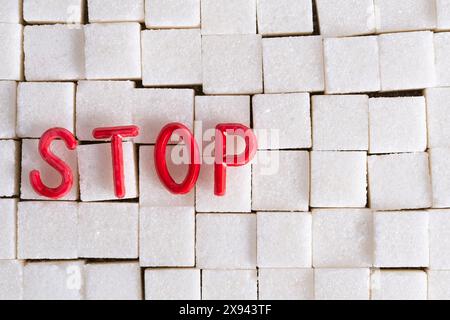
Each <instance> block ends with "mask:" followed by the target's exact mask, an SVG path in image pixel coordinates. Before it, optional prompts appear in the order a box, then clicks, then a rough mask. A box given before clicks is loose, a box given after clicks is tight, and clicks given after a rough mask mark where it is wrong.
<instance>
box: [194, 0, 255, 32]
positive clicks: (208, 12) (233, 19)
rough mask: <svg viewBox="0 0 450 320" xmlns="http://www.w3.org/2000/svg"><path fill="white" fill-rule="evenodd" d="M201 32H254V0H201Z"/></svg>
mask: <svg viewBox="0 0 450 320" xmlns="http://www.w3.org/2000/svg"><path fill="white" fill-rule="evenodd" d="M201 11H202V34H204V35H210V34H249V33H253V34H254V33H256V0H227V1H222V0H202V1H201Z"/></svg>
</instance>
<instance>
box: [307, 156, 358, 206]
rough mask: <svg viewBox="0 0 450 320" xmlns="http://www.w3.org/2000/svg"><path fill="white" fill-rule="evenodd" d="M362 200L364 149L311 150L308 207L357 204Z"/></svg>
mask: <svg viewBox="0 0 450 320" xmlns="http://www.w3.org/2000/svg"><path fill="white" fill-rule="evenodd" d="M366 204H367V155H366V153H365V152H325V151H314V152H311V207H315V208H346V207H347V208H361V207H365V206H366Z"/></svg>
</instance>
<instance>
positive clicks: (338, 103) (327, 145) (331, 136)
mask: <svg viewBox="0 0 450 320" xmlns="http://www.w3.org/2000/svg"><path fill="white" fill-rule="evenodd" d="M311 113H312V128H313V149H314V150H317V151H367V150H368V149H369V98H368V96H366V95H339V96H332V95H321V96H313V97H312V112H311Z"/></svg>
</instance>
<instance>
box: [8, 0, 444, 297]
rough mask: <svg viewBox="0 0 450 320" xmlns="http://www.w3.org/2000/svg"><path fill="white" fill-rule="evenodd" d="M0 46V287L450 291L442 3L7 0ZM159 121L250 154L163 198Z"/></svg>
mask: <svg viewBox="0 0 450 320" xmlns="http://www.w3.org/2000/svg"><path fill="white" fill-rule="evenodd" d="M447 31H449V32H447ZM0 43H1V44H2V45H1V46H0V61H1V63H0V80H1V81H0V139H1V140H0V172H1V173H0V299H130V300H134V299H149V300H165V299H184V300H197V299H204V300H210V299H248V300H254V299H262V300H266V299H292V300H297V299H300V300H303V299H320V300H325V299H357V300H365V299H413V300H421V299H450V0H396V1H392V0H339V1H336V0H315V1H313V0H226V1H225V0H108V1H104V0H87V1H83V0H23V1H22V0H0ZM169 122H181V123H184V124H185V125H187V126H188V127H189V128H191V129H194V128H195V129H196V130H197V129H199V128H198V127H199V126H201V127H202V128H200V130H203V131H206V130H207V129H212V128H214V127H215V126H216V125H217V124H218V123H228V122H236V123H242V124H245V125H248V126H251V127H252V128H253V129H254V130H255V133H256V135H257V137H258V142H259V150H258V152H257V155H256V157H255V159H254V160H253V163H252V164H251V165H247V166H242V167H237V168H229V169H228V175H227V193H226V195H225V196H224V197H216V196H214V165H213V164H209V165H203V166H202V169H201V173H200V177H199V180H198V183H197V185H196V188H195V190H193V191H192V192H190V193H189V194H186V195H183V196H174V195H172V194H170V193H169V192H168V191H167V190H166V189H165V188H164V187H163V185H162V184H161V183H160V182H159V179H158V175H157V173H156V171H155V166H154V157H153V152H154V146H155V141H156V138H157V136H158V133H159V131H160V130H161V128H162V127H163V126H164V125H166V124H167V123H169ZM131 124H134V125H138V126H139V127H140V129H141V134H140V135H139V137H137V138H135V139H127V140H126V141H125V142H124V144H123V152H124V162H125V168H124V170H125V185H126V190H127V192H126V196H125V200H122V201H117V199H116V197H115V195H114V186H113V183H112V175H113V168H112V164H111V149H110V143H109V142H108V141H102V142H98V141H95V139H94V138H93V136H92V130H93V129H94V128H97V127H111V126H115V125H131ZM52 127H62V128H66V129H68V130H70V131H71V132H73V133H74V134H75V135H76V137H77V139H78V140H79V141H80V145H79V147H78V148H77V150H76V151H70V150H68V149H67V148H66V146H65V144H64V142H62V141H55V142H54V144H53V145H52V149H53V151H54V153H55V154H57V155H58V156H59V157H60V158H61V159H63V160H64V161H65V162H66V163H67V164H68V165H69V166H70V167H71V168H72V170H73V172H74V173H75V174H74V188H73V189H72V190H71V192H70V193H68V194H67V195H66V196H65V197H64V198H63V199H61V200H60V201H49V199H45V198H43V197H40V196H38V195H37V194H36V193H35V192H34V190H33V188H32V186H31V184H30V182H29V173H30V171H31V170H34V169H37V170H39V171H40V172H41V174H42V179H43V181H44V183H46V184H47V185H50V186H57V185H58V183H59V181H60V176H59V174H58V173H57V172H56V171H54V170H53V169H52V168H51V167H49V165H48V164H47V163H46V162H44V160H42V159H41V157H40V156H39V153H38V144H39V138H40V137H41V135H42V134H43V133H44V132H45V131H46V130H47V129H49V128H52ZM169 150H170V151H173V152H177V146H175V145H174V146H171V147H170V148H169ZM204 150H205V151H204V157H207V156H208V154H207V151H206V150H207V149H206V148H205V149H204ZM178 151H179V150H178ZM209 151H211V150H209ZM168 165H169V168H170V170H171V172H172V173H173V175H174V177H175V178H176V179H182V178H183V176H184V175H185V172H186V168H185V166H180V165H179V164H176V163H172V162H170V161H169V164H168Z"/></svg>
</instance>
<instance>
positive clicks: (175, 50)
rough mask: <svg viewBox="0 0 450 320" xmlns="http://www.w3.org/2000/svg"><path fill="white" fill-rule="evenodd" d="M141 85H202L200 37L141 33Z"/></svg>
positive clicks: (193, 32) (182, 33)
mask: <svg viewBox="0 0 450 320" xmlns="http://www.w3.org/2000/svg"><path fill="white" fill-rule="evenodd" d="M142 82H143V84H144V86H159V87H161V86H183V85H201V84H202V38H201V35H200V30H199V29H194V30H145V31H142Z"/></svg>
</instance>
